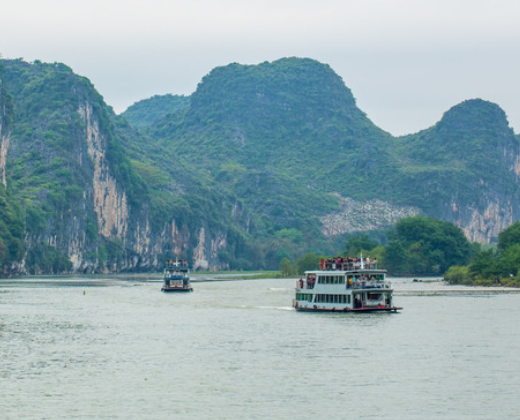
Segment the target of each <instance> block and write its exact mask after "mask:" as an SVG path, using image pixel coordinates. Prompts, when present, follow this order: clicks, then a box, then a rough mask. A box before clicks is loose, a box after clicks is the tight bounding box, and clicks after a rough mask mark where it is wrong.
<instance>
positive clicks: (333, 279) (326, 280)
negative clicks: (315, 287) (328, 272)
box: [318, 276, 345, 284]
mask: <svg viewBox="0 0 520 420" xmlns="http://www.w3.org/2000/svg"><path fill="white" fill-rule="evenodd" d="M318 283H320V284H345V277H344V276H319V277H318Z"/></svg>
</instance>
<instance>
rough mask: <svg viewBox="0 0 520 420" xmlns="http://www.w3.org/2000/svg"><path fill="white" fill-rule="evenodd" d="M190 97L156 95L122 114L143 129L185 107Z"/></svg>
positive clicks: (137, 103)
mask: <svg viewBox="0 0 520 420" xmlns="http://www.w3.org/2000/svg"><path fill="white" fill-rule="evenodd" d="M189 103H190V98H189V97H188V96H182V95H171V94H168V95H155V96H152V97H151V98H149V99H143V100H141V101H139V102H136V103H135V104H133V105H132V106H130V107H128V108H127V109H126V111H125V112H123V113H122V116H123V117H124V118H125V119H126V120H127V121H128V122H129V123H130V124H132V125H133V126H135V127H137V128H140V129H143V128H146V127H149V126H151V125H152V124H154V123H155V122H156V121H157V120H158V119H160V118H162V117H164V116H165V115H168V114H172V113H174V112H176V111H179V110H182V109H185V108H187V107H188V106H189Z"/></svg>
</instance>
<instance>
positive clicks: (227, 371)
mask: <svg viewBox="0 0 520 420" xmlns="http://www.w3.org/2000/svg"><path fill="white" fill-rule="evenodd" d="M294 285H295V281H294V280H285V279H284V280H245V281H244V280H237V281H225V282H194V283H193V287H194V292H193V293H190V294H164V293H161V292H160V287H161V284H160V283H159V282H147V281H136V280H125V279H122V278H119V279H117V280H114V279H108V278H96V279H84V278H45V279H39V280H38V279H28V280H16V281H12V280H11V281H0V355H1V363H0V418H1V419H2V420H15V419H16V420H19V419H28V420H32V419H49V420H50V419H52V420H57V419H117V420H119V419H121V420H123V419H124V420H131V419H136V420H137V419H139V420H142V419H158V420H162V419H172V418H175V419H266V418H270V419H287V418H298V419H311V418H312V419H332V418H360V419H376V418H381V417H385V418H388V419H432V418H449V419H453V420H457V419H486V420H488V419H492V418H497V417H501V418H515V417H516V416H518V412H519V410H520V400H519V399H518V395H520V381H519V380H518V374H519V372H520V352H519V351H518V349H519V348H520V327H519V326H518V315H519V313H520V309H519V308H520V294H519V293H518V291H516V292H515V293H504V291H503V290H502V289H496V290H495V289H475V288H463V287H450V286H445V285H443V283H440V282H431V283H430V282H427V283H413V282H412V280H409V279H394V281H393V285H394V287H395V289H396V292H395V296H394V303H395V304H396V305H397V306H402V307H404V309H403V311H402V312H400V313H397V314H386V313H375V314H338V313H335V314H323V313H319V314H318V313H301V312H295V311H294V310H292V307H291V303H292V299H293V297H294Z"/></svg>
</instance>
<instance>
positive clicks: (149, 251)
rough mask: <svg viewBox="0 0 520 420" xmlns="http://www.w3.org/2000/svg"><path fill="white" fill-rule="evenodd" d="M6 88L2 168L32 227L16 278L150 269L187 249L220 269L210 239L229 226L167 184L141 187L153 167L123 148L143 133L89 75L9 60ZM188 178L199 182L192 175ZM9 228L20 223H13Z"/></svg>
mask: <svg viewBox="0 0 520 420" xmlns="http://www.w3.org/2000/svg"><path fill="white" fill-rule="evenodd" d="M2 89H3V92H5V93H3V94H2V97H3V98H4V103H6V104H7V105H8V106H6V107H4V108H5V110H6V111H5V112H6V115H5V116H3V121H4V124H2V143H1V145H0V148H1V149H0V150H2V151H3V153H2V161H1V162H0V168H4V169H5V178H6V182H5V185H6V189H7V193H8V194H10V195H11V196H12V197H15V199H16V203H17V204H18V206H19V207H20V209H21V211H20V212H19V214H20V216H21V217H22V220H24V221H25V222H24V226H23V229H22V232H21V233H22V235H23V242H24V252H23V255H21V257H20V256H18V258H14V259H15V260H16V261H17V262H18V266H17V267H18V269H13V271H14V272H16V271H17V270H18V271H20V272H25V271H27V272H29V273H60V272H68V271H73V272H114V271H121V270H152V269H159V268H160V267H161V266H162V261H163V259H164V258H166V257H167V256H173V255H174V254H180V255H183V256H186V255H185V254H186V253H187V252H188V250H189V252H190V253H191V252H193V250H196V251H197V252H198V255H197V258H199V260H200V261H205V263H206V264H208V265H209V264H218V258H217V255H216V252H213V253H212V246H213V242H215V241H219V240H220V239H219V237H220V236H219V235H222V233H221V232H222V230H223V231H224V232H225V233H227V232H228V228H227V227H226V228H223V227H222V226H221V225H222V222H221V220H218V221H216V222H215V221H214V220H215V218H214V217H212V218H211V217H207V218H199V217H198V216H199V215H200V214H201V212H202V211H203V210H202V208H200V207H201V206H202V204H201V205H200V206H198V205H197V204H195V205H194V203H193V202H192V201H190V200H191V199H190V200H185V199H183V198H182V196H183V193H182V192H180V191H176V190H175V188H173V187H171V188H170V186H171V184H172V182H170V181H169V180H166V181H164V182H163V183H161V182H160V181H159V180H157V181H156V182H155V184H152V187H155V188H157V189H161V188H163V189H164V191H163V192H162V193H160V192H159V191H157V190H154V189H152V188H150V186H148V185H147V184H146V183H145V182H143V178H142V177H141V175H140V173H139V171H145V170H154V168H153V167H150V168H145V167H144V163H141V162H132V161H131V159H130V154H129V152H128V151H127V148H126V147H125V146H123V145H124V144H126V143H129V142H130V140H129V139H130V138H132V141H134V142H135V143H139V141H140V140H139V136H140V134H139V132H138V131H137V130H136V129H134V128H132V127H131V126H129V124H128V123H127V122H126V121H125V120H123V119H121V118H118V117H117V116H116V115H115V114H114V113H113V111H112V109H111V108H110V107H108V106H107V105H106V104H105V103H104V101H103V99H102V97H101V96H100V95H99V93H98V92H96V91H95V89H94V88H93V86H92V84H91V83H90V82H89V81H88V80H87V79H85V78H83V77H79V76H77V75H75V74H74V73H73V72H72V71H71V69H70V68H68V67H67V66H65V65H63V64H56V63H55V64H44V63H41V62H35V63H32V64H29V63H26V62H23V61H21V60H4V61H3V77H2ZM4 127H5V128H4ZM159 154H160V152H159ZM155 158H156V157H154V156H152V159H155ZM155 175H158V176H160V175H161V173H160V171H159V170H156V171H155V173H154V177H155ZM184 178H185V179H187V180H188V181H189V182H192V183H194V184H197V183H198V175H194V176H192V177H191V178H190V175H189V171H186V173H185V174H184ZM189 182H186V184H188V185H189ZM193 190H194V191H196V192H197V193H198V194H200V195H201V196H206V197H205V198H199V197H200V196H199V195H197V196H196V197H194V198H193V200H197V203H203V204H204V205H206V206H209V207H213V206H219V207H220V208H222V209H223V208H225V206H226V205H227V204H228V203H227V202H226V201H225V200H224V199H222V198H221V197H219V198H218V199H217V198H215V193H211V192H209V193H208V194H206V191H205V190H204V189H198V188H193ZM159 194H160V195H161V197H160V198H158V197H157V196H158V195H159ZM208 197H209V198H208ZM230 206H231V205H230ZM191 207H197V208H198V209H197V210H192V209H191ZM222 211H223V212H224V211H225V210H222ZM228 213H229V214H230V213H231V208H229V209H228ZM229 218H230V219H231V216H229ZM3 222H4V223H6V224H9V225H12V224H13V223H12V222H9V219H8V218H7V217H3ZM230 224H231V223H230ZM19 236H20V235H19ZM201 237H202V239H203V240H202V239H201ZM4 267H5V265H4Z"/></svg>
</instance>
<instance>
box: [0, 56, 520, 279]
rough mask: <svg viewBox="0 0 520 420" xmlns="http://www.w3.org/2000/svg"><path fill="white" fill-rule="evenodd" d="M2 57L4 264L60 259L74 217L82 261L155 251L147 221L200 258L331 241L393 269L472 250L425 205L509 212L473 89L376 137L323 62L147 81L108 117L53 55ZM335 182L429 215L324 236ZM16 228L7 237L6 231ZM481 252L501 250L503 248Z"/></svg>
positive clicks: (495, 130)
mask: <svg viewBox="0 0 520 420" xmlns="http://www.w3.org/2000/svg"><path fill="white" fill-rule="evenodd" d="M2 67H3V74H2V77H1V78H0V80H1V82H0V83H2V85H1V86H0V89H1V90H0V102H1V105H2V108H1V109H3V110H5V111H3V115H1V116H0V118H2V119H3V121H4V125H3V126H2V127H3V129H4V130H5V129H6V127H7V129H8V130H9V131H10V134H11V136H10V139H11V141H10V146H9V151H8V155H7V156H8V162H7V165H6V175H7V191H5V192H4V193H3V196H4V198H5V203H6V204H5V206H6V207H5V208H6V211H5V214H3V215H2V220H1V222H2V223H3V224H4V226H5V229H6V231H5V232H4V233H2V235H3V236H2V240H3V241H4V245H5V249H9V250H11V249H13V250H14V251H13V252H14V254H13V255H11V254H9V253H7V254H6V253H5V252H4V255H5V260H4V261H5V264H4V266H6V267H7V266H11V265H12V264H15V263H17V262H20V261H21V259H22V258H23V257H27V258H26V261H27V262H28V264H29V267H30V269H31V270H33V271H34V272H37V271H44V272H45V271H48V272H56V271H59V270H64V271H66V270H69V269H70V268H69V267H70V261H68V258H69V256H68V253H69V252H70V247H69V245H70V240H71V239H70V238H71V236H72V234H73V229H74V232H75V235H76V236H75V238H77V240H78V241H79V243H80V248H81V253H82V255H83V256H85V255H87V256H88V258H89V263H91V264H93V265H94V264H97V267H98V268H99V269H110V270H118V269H119V268H120V267H128V266H129V261H133V263H132V264H134V262H135V261H141V260H146V259H148V261H150V260H152V259H153V258H157V255H154V256H150V255H146V256H141V255H135V254H133V252H134V251H132V246H131V245H132V244H131V241H135V240H137V239H136V238H137V237H138V236H139V235H138V234H136V232H137V229H138V227H139V229H144V228H145V227H146V229H147V232H149V238H148V239H150V241H151V242H153V243H155V244H160V245H158V246H159V247H160V248H157V247H148V249H150V250H151V249H153V251H149V252H154V253H155V254H157V253H162V255H161V256H160V257H159V258H161V257H163V256H164V255H174V254H175V252H179V251H178V250H179V249H182V251H180V252H182V253H183V255H184V257H185V258H192V256H193V250H194V249H195V247H196V246H198V245H199V238H200V237H201V235H202V234H203V235H204V236H205V237H206V238H207V240H208V241H210V242H212V245H211V246H215V244H218V245H217V248H218V249H216V251H215V252H213V251H212V258H213V261H212V264H216V265H220V266H221V267H223V268H229V269H236V270H253V269H255V270H256V269H269V270H275V269H280V270H281V272H282V273H283V275H293V274H292V273H301V272H302V271H304V270H305V269H311V268H313V267H315V266H316V264H317V261H318V260H319V256H324V255H329V256H332V255H334V253H335V252H337V250H338V249H341V250H342V252H341V253H343V252H345V253H346V254H347V255H352V254H357V253H361V252H362V253H363V255H365V253H366V255H367V256H368V255H370V256H371V257H372V258H378V260H380V261H382V262H383V261H384V263H385V266H386V267H387V268H388V269H389V270H390V272H391V273H392V274H396V275H397V274H399V275H402V274H415V275H442V274H443V273H444V271H446V270H447V269H448V267H449V266H453V265H458V266H466V265H467V264H469V262H470V258H471V257H472V256H473V255H476V251H475V246H471V245H469V244H468V243H467V241H464V240H463V235H462V233H461V231H460V229H458V228H455V227H454V226H453V225H451V224H448V223H447V222H440V221H437V220H434V219H436V218H442V219H444V220H456V221H457V222H458V223H461V224H462V225H467V224H468V223H469V220H471V217H472V216H471V214H470V210H468V209H471V211H473V212H476V213H477V214H483V213H484V212H485V211H486V209H488V208H489V207H490V205H494V204H495V203H512V208H511V209H508V211H510V212H512V213H513V214H519V212H520V204H518V203H520V190H519V189H518V179H517V176H516V174H515V172H514V170H513V169H512V168H515V165H516V162H517V158H518V156H520V139H519V137H518V136H515V134H514V133H513V131H512V130H511V128H510V127H509V126H508V123H507V119H506V117H505V113H504V112H503V111H502V110H501V109H500V108H499V107H498V106H496V105H494V104H491V103H489V102H486V101H482V100H471V101H466V102H463V103H462V104H459V105H457V106H455V107H453V108H452V109H450V110H449V111H448V112H446V113H445V115H444V116H443V118H442V120H441V121H440V122H439V123H437V124H436V125H435V126H433V127H431V128H429V129H427V130H423V131H421V132H419V133H416V134H412V135H409V136H403V137H400V138H393V137H392V136H391V135H390V134H388V133H386V132H384V131H383V130H381V129H379V128H378V127H377V126H375V125H374V124H373V123H372V122H371V121H370V120H369V119H368V118H367V116H366V115H365V114H364V113H363V112H362V111H361V110H359V109H358V108H357V106H356V101H355V98H354V96H353V95H352V93H351V91H350V90H349V89H348V88H347V87H346V86H345V84H344V82H343V80H341V78H340V77H339V76H338V75H337V74H335V73H334V71H333V70H332V69H331V68H330V67H329V66H327V65H324V64H321V63H319V62H317V61H315V60H311V59H299V58H284V59H281V60H277V61H274V62H265V63H261V64H259V65H252V66H251V65H240V64H236V63H235V64H230V65H228V66H224V67H218V68H216V69H214V70H212V71H211V72H210V73H209V74H208V75H207V76H206V77H204V78H203V80H202V81H201V83H200V84H199V86H198V88H197V90H196V92H195V93H193V94H192V95H191V96H190V97H183V96H174V95H164V96H154V97H152V98H150V99H147V100H144V101H140V102H138V103H136V104H135V105H133V106H132V107H130V108H129V109H128V110H127V111H125V112H124V113H123V114H122V115H120V116H116V115H115V114H114V112H113V111H112V110H111V108H109V107H108V106H106V105H105V103H104V101H103V98H102V97H101V95H99V93H97V92H96V91H95V89H94V87H93V86H92V84H91V83H90V82H89V81H88V80H87V79H85V78H82V77H79V76H77V75H75V74H74V73H73V72H72V71H71V69H70V68H68V67H67V66H65V65H62V64H57V63H54V64H44V63H41V62H39V61H36V62H34V63H26V62H23V61H22V60H2ZM0 71H2V70H0ZM87 104H88V105H89V108H88V111H89V112H88V116H87V115H86V114H87V112H86V110H85V109H86V108H85V106H86V105H87ZM87 120H88V121H87ZM87 122H89V123H90V125H89V126H88V127H87ZM136 127H137V128H139V129H137V128H136ZM89 130H90V131H89ZM89 133H90V135H93V136H94V137H95V139H96V140H97V141H98V144H97V145H96V147H99V148H101V150H103V151H104V152H105V154H104V156H103V158H104V159H105V160H106V161H105V162H104V164H106V166H105V167H104V168H106V170H107V172H108V174H109V175H110V176H111V177H113V178H115V179H116V181H117V188H119V189H120V192H122V191H124V193H125V195H126V197H127V199H128V205H129V208H130V209H131V211H129V212H128V213H129V215H130V216H129V217H130V219H131V220H129V222H128V226H127V228H128V231H127V237H126V238H124V239H123V238H121V237H116V234H115V233H114V234H113V236H110V235H112V233H111V234H110V235H109V236H110V237H101V235H100V232H102V230H101V229H98V223H99V221H98V214H96V212H95V205H94V191H93V185H92V178H93V171H94V160H93V158H92V157H91V155H92V153H91V149H88V147H87V145H86V139H87V137H88V135H89ZM91 146H92V145H91ZM104 175H106V174H104ZM338 196H340V197H344V198H345V197H348V198H353V199H355V200H357V201H358V202H365V201H366V200H369V199H370V200H373V199H374V198H377V199H380V200H384V201H386V202H387V203H388V204H391V205H392V206H393V207H394V208H396V207H398V206H405V205H406V206H415V207H417V208H419V210H420V212H421V213H422V214H424V215H426V216H428V217H423V218H412V219H405V220H403V221H401V222H399V223H398V224H397V226H396V227H395V229H394V230H392V232H391V233H390V234H389V236H388V237H387V235H386V230H387V229H388V228H390V227H391V226H381V225H380V224H378V223H377V222H379V220H370V221H369V223H367V230H370V229H378V230H377V231H376V230H373V231H369V232H361V233H360V234H356V235H354V234H352V233H344V234H338V235H337V236H334V237H327V236H325V234H324V231H325V230H324V229H323V224H322V221H321V220H324V219H323V217H324V216H327V215H331V214H335V213H338V212H339V211H340V210H342V209H343V207H342V203H343V201H342V200H341V199H338ZM19 220H22V221H23V223H22V225H21V226H22V228H21V229H20V228H19V226H20V225H19V223H20V222H19ZM367 220H368V218H367ZM443 223H446V224H443ZM172 230H174V231H175V235H174V236H175V239H174V240H173V241H172V242H168V239H166V238H168V235H169V234H171V233H170V232H171V231H172ZM7 232H11V233H10V234H9V233H7ZM78 232H79V233H78ZM141 232H142V230H140V231H139V234H140V233H141ZM345 232H348V231H345ZM103 234H106V233H103ZM16 240H18V241H20V243H21V244H22V245H21V246H19V247H17V246H15V245H13V246H11V243H12V241H15V242H16ZM134 245H135V244H134ZM49 247H50V248H49ZM0 248H1V246H0ZM26 248H27V249H26ZM142 249H144V248H142ZM134 250H135V248H134ZM493 252H496V255H495V254H493V255H494V257H493V258H495V259H496V258H505V256H506V255H508V254H510V255H509V257H507V258H508V261H512V262H511V264H514V258H513V254H514V252H516V251H515V248H512V247H507V249H505V248H504V249H502V248H499V249H497V251H493ZM1 255H2V253H1V252H0V256H1ZM141 257H145V258H141ZM44 260H45V261H44ZM477 260H478V258H477ZM477 260H475V261H477ZM67 261H68V263H67ZM475 267H476V266H475ZM487 270H488V271H489V272H491V273H494V271H496V268H493V267H487ZM508 270H510V271H511V270H512V271H515V270H514V267H511V266H510V267H509V268H508ZM460 273H463V270H460V272H459V275H460ZM468 273H469V274H468V275H472V274H471V272H470V271H469V272H468ZM514 276H516V271H515V274H514V275H513V277H514Z"/></svg>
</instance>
